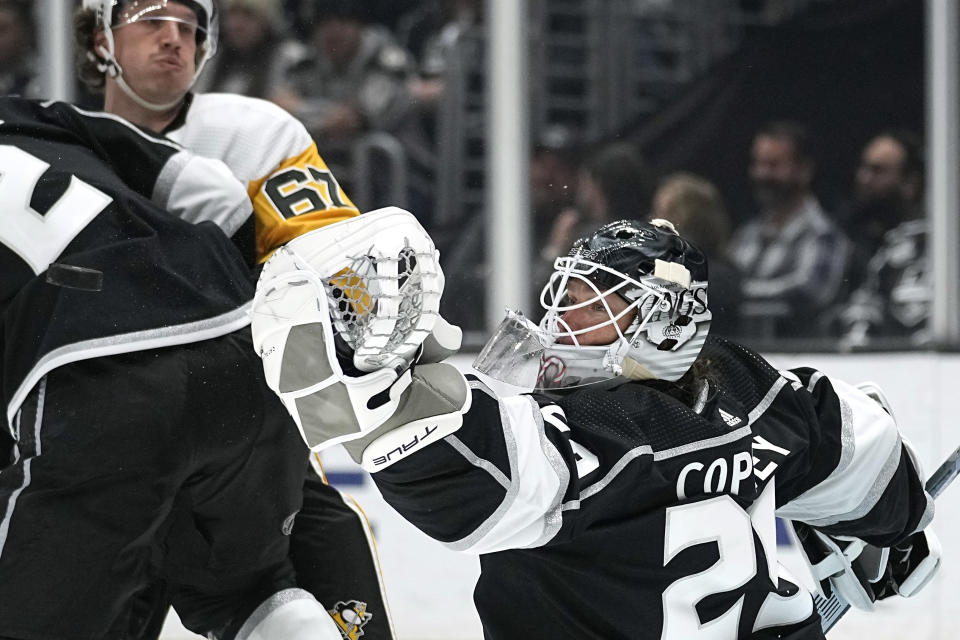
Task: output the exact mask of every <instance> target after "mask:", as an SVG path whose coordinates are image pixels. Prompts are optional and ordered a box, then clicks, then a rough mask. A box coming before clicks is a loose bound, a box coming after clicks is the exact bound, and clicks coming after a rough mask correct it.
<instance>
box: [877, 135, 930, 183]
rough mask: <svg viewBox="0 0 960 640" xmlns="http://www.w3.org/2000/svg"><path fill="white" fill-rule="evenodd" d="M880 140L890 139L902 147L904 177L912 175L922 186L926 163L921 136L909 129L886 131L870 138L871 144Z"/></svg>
mask: <svg viewBox="0 0 960 640" xmlns="http://www.w3.org/2000/svg"><path fill="white" fill-rule="evenodd" d="M879 138H889V139H891V140H893V141H894V142H896V143H897V144H898V145H900V148H901V149H903V173H904V175H911V174H912V175H914V176H915V177H916V178H917V179H918V180H919V181H920V184H923V177H924V175H923V174H924V168H925V167H926V161H925V158H924V155H923V154H924V149H923V141H922V140H921V139H920V136H918V135H917V134H915V133H914V132H913V131H910V130H908V129H884V130H883V131H881V132H880V133H878V134H877V135H875V136H873V137H872V138H870V142H873V141H874V140H877V139H879ZM868 144H869V143H868Z"/></svg>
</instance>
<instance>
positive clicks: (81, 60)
mask: <svg viewBox="0 0 960 640" xmlns="http://www.w3.org/2000/svg"><path fill="white" fill-rule="evenodd" d="M97 29H98V25H97V12H96V11H94V10H93V9H84V8H83V7H82V6H81V7H80V8H78V9H77V10H76V11H75V12H74V14H73V39H74V42H75V43H76V45H77V46H76V47H74V52H73V66H74V69H75V70H76V72H77V78H79V79H80V82H82V83H83V84H84V85H85V86H86V87H87V88H88V89H90V90H91V91H94V92H96V93H102V92H103V86H104V85H105V84H106V79H105V78H104V75H103V72H102V71H100V70H99V69H98V68H97V62H96V61H94V60H91V59H90V56H89V55H88V54H93V55H96V54H95V53H94V48H95V46H96V45H95V42H96V40H95V38H96V34H97ZM97 57H98V58H99V56H97Z"/></svg>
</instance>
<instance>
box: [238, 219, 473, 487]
mask: <svg viewBox="0 0 960 640" xmlns="http://www.w3.org/2000/svg"><path fill="white" fill-rule="evenodd" d="M442 292H443V273H442V271H441V269H440V265H439V263H438V253H437V251H436V249H435V248H434V245H433V241H432V240H431V239H430V236H429V235H428V234H427V233H426V231H424V229H423V227H421V226H420V224H419V222H417V220H416V218H415V217H414V216H413V215H412V214H410V213H409V212H407V211H404V210H402V209H398V208H396V207H389V208H386V209H379V210H377V211H372V212H370V213H366V214H364V215H362V216H359V217H356V218H352V219H350V220H345V221H343V222H339V223H336V224H332V225H329V226H327V227H323V228H321V229H317V230H315V231H312V232H310V233H307V234H304V235H302V236H300V237H298V238H296V239H295V240H293V241H291V242H290V243H288V244H286V245H284V246H283V247H281V248H280V249H278V250H277V252H276V253H275V254H274V255H273V256H272V257H271V258H270V260H268V261H267V263H266V265H265V266H264V269H263V272H262V273H261V275H260V280H259V283H258V285H257V295H256V297H255V299H254V303H253V316H252V330H253V339H254V346H255V348H256V350H257V352H258V353H259V354H260V356H261V358H262V360H263V366H264V371H265V373H266V379H267V383H268V385H269V386H270V388H271V389H273V390H274V392H276V393H277V394H278V395H279V396H280V398H281V400H282V401H283V403H284V405H285V406H286V408H287V410H288V411H289V412H290V414H291V416H292V417H293V419H294V420H295V422H296V424H297V427H298V428H299V429H300V433H301V435H302V436H303V439H304V441H305V442H306V443H307V445H308V446H309V447H310V448H311V449H312V450H314V451H320V450H323V449H326V448H328V447H330V446H333V445H335V444H338V443H349V444H347V446H346V448H347V450H348V452H349V453H350V454H351V456H352V457H353V458H354V460H355V461H357V462H358V463H360V464H361V465H362V466H363V467H364V468H365V469H366V470H368V471H371V472H372V471H379V470H381V469H384V468H386V467H387V466H389V465H391V464H393V463H394V462H396V461H398V460H400V459H402V458H403V457H406V456H407V455H409V454H411V453H413V452H415V451H417V450H419V449H421V448H422V447H424V446H426V445H428V444H431V443H433V442H435V441H437V440H439V439H441V438H443V437H445V436H447V435H449V434H451V433H453V432H454V431H456V430H457V429H459V428H460V426H461V424H462V413H463V412H465V411H466V410H467V409H468V408H469V404H470V397H471V396H470V393H469V392H468V388H467V383H466V380H465V379H464V377H463V375H462V374H461V373H460V372H459V371H458V370H457V369H456V368H454V367H453V366H451V365H449V364H445V363H440V362H435V360H439V359H442V358H444V357H446V356H447V355H449V354H450V353H452V352H454V351H456V350H457V349H458V348H459V346H460V332H459V329H457V328H456V327H453V326H452V325H449V324H447V323H446V322H445V321H443V319H442V318H440V316H439V312H438V308H439V301H440V295H441V294H442ZM418 356H419V364H418V365H417V366H416V367H413V366H412V363H413V362H414V361H415V360H417V359H418Z"/></svg>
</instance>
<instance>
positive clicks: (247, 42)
mask: <svg viewBox="0 0 960 640" xmlns="http://www.w3.org/2000/svg"><path fill="white" fill-rule="evenodd" d="M220 6H221V7H222V12H223V13H222V18H221V20H220V25H221V27H220V30H221V33H220V52H219V54H218V55H216V56H215V57H214V58H213V59H212V60H211V61H210V63H209V64H208V65H207V68H206V71H205V73H204V74H203V75H202V76H200V79H199V80H198V81H197V84H196V85H195V86H194V91H195V92H196V93H209V92H219V93H239V94H241V95H245V96H251V97H254V98H267V97H269V96H271V95H273V94H274V93H275V92H276V91H277V90H278V88H279V87H278V80H279V78H280V76H281V74H282V73H283V70H284V69H286V68H287V67H289V66H290V65H291V64H292V63H293V62H294V61H295V60H297V59H299V58H300V57H302V55H303V47H302V45H300V44H299V43H298V42H296V41H294V40H291V39H288V38H285V37H284V34H285V22H284V17H283V5H282V3H281V2H280V0H223V2H222V3H221V5H220Z"/></svg>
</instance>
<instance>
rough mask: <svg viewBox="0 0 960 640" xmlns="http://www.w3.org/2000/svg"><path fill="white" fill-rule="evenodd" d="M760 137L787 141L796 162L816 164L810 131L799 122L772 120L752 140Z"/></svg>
mask: <svg viewBox="0 0 960 640" xmlns="http://www.w3.org/2000/svg"><path fill="white" fill-rule="evenodd" d="M761 137H762V138H782V139H786V140H789V141H790V144H791V145H793V157H794V158H795V159H796V160H797V162H805V163H809V164H814V163H815V162H816V159H815V157H814V150H813V140H812V138H811V136H810V130H809V129H807V127H805V126H804V125H802V124H800V123H799V122H796V121H794V120H774V121H772V122H768V123H766V124H765V125H763V126H762V127H760V128H759V129H758V130H757V133H756V134H755V135H754V139H757V138H761Z"/></svg>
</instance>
